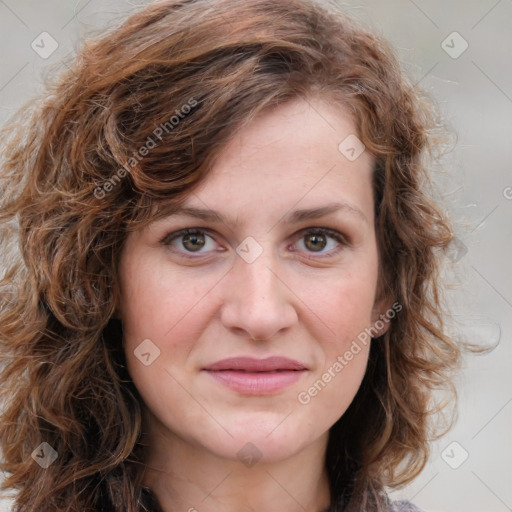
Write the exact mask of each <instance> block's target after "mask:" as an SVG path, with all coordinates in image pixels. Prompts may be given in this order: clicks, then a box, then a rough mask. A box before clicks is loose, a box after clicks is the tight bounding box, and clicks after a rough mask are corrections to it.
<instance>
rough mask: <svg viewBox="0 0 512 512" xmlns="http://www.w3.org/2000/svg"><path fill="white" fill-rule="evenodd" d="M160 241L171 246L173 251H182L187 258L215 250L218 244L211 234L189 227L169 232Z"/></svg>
mask: <svg viewBox="0 0 512 512" xmlns="http://www.w3.org/2000/svg"><path fill="white" fill-rule="evenodd" d="M160 243H161V244H162V245H165V246H169V247H171V248H172V250H173V251H177V252H181V253H182V255H183V256H185V257H186V258H194V256H193V254H198V255H205V254H207V253H209V252H211V251H213V250H215V245H216V244H215V241H214V240H213V238H212V237H211V236H210V235H208V234H207V233H206V232H205V231H204V230H202V229H198V228H187V229H182V230H180V231H176V232H174V233H169V234H167V235H166V236H165V237H164V238H163V239H162V240H161V242H160ZM203 249H204V250H203Z"/></svg>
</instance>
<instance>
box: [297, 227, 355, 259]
mask: <svg viewBox="0 0 512 512" xmlns="http://www.w3.org/2000/svg"><path fill="white" fill-rule="evenodd" d="M348 245H349V243H348V241H347V239H346V238H345V236H343V235H342V234H341V233H340V232H339V231H334V230H332V229H328V228H311V229H308V230H306V231H303V232H302V236H301V237H300V239H299V241H298V249H299V250H301V251H305V252H306V253H310V254H311V253H316V254H317V255H318V257H323V256H333V255H334V254H336V253H337V252H338V251H339V250H340V249H341V247H342V246H348Z"/></svg>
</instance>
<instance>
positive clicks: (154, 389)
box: [120, 100, 384, 462]
mask: <svg viewBox="0 0 512 512" xmlns="http://www.w3.org/2000/svg"><path fill="white" fill-rule="evenodd" d="M355 132H356V129H355V126H354V124H353V122H352V121H351V119H350V118H349V117H348V116H347V114H346V113H345V112H344V111H343V110H341V109H339V110H336V109H334V108H333V107H332V106H331V105H329V104H327V103H322V102H321V101H319V100H316V101H312V102H311V103H307V102H305V101H304V100H295V101H293V102H290V103H287V104H285V105H282V106H280V107H278V108H277V109H275V110H273V111H272V112H270V113H269V112H267V113H265V114H264V115H263V116H260V117H259V118H257V119H256V120H254V121H252V122H251V123H250V124H248V125H247V126H246V127H245V128H244V129H242V130H241V131H239V133H238V134H237V136H236V137H235V138H234V139H232V141H231V142H230V144H229V146H228V147H227V148H226V149H225V150H224V151H223V152H222V154H221V155H220V158H219V159H218V161H217V162H216V165H215V167H214V168H213V169H212V172H211V173H210V174H209V175H208V177H207V178H206V180H205V181H204V182H203V183H202V184H201V186H200V187H199V188H198V189H196V190H195V191H194V193H193V194H191V195H190V196H189V197H188V199H187V201H186V203H185V205H184V207H183V208H187V209H188V210H183V211H182V212H181V213H177V214H173V215H172V216H169V217H168V218H165V219H163V220H158V221H155V222H154V223H152V224H151V225H149V226H147V227H146V228H144V229H143V230H140V231H137V232H132V233H130V234H129V236H128V238H127V240H126V244H125V246H124V249H123V253H122V255H121V262H120V278H121V291H122V302H121V304H120V314H121V317H122V320H123V325H124V346H125V352H126V359H127V364H128V369H129V372H130V375H131V377H132V378H133V381H134V383H135V385H136V387H137V388H138V390H139V392H140V395H141V396H142V399H143V400H144V402H145V405H146V407H147V411H146V414H148V416H147V417H149V418H150V425H151V431H152V433H153V434H154V435H155V436H156V437H155V439H156V438H157V437H158V438H159V439H160V441H159V442H163V443H165V442H166V440H167V441H168V442H171V443H172V442H176V443H180V445H182V446H183V445H184V444H185V445H188V446H190V447H193V448H194V449H195V450H197V449H199V450H200V451H203V452H204V451H207V452H209V453H210V454H213V455H217V456H220V457H222V458H228V459H233V460H235V459H237V458H240V457H241V456H242V455H244V454H245V455H247V453H246V452H249V453H248V455H249V456H254V457H257V458H261V459H262V460H263V461H268V462H270V461H277V460H280V459H284V458H286V457H289V456H292V455H294V454H296V453H298V452H299V451H301V450H304V449H306V448H307V447H308V446H310V445H312V444H313V443H319V442H325V440H326V438H327V434H328V430H329V428H330V427H331V426H332V425H333V424H334V423H335V422H336V420H338V419H339V418H340V417H341V416H342V415H343V414H344V412H345V411H346V409H347V407H348V406H349V404H350V403H351V401H352V400H353V398H354V396H355V394H356V392H357V390H358V388H359V386H360V383H361V381H362V378H363V375H364V372H365V368H366V364H367V359H368V353H369V341H368V337H366V338H365V337H364V336H363V337H362V336H361V334H362V333H364V332H365V329H368V328H369V327H370V326H372V325H373V323H374V322H375V321H376V320H378V318H379V314H380V313H383V312H384V309H383V308H382V307H379V305H375V297H376V287H377V273H378V254H377V245H376V236H375V230H374V223H373V218H374V211H373V195H372V165H373V160H372V158H371V156H370V155H369V153H368V152H367V151H364V152H363V153H362V154H360V155H359V156H357V154H358V153H359V150H360V148H359V147H357V146H354V141H355V142H357V141H356V140H355V139H354V136H351V137H350V138H349V139H347V140H346V141H345V142H344V143H343V144H342V145H341V149H339V145H340V143H341V142H342V141H344V140H345V139H346V137H348V136H349V135H351V134H353V133H355ZM352 148H353V149H354V151H352ZM356 156H357V158H355V159H354V157H356ZM184 229H192V230H193V231H192V233H188V234H183V233H181V234H179V232H180V231H181V230H184ZM162 240H163V242H164V243H163V242H162ZM374 306H376V307H375V308H374ZM381 323H382V322H381ZM358 336H359V341H358ZM362 339H366V343H363V342H361V340H362ZM354 341H356V344H355V345H354ZM356 347H357V348H356ZM277 357H278V358H287V359H289V360H293V361H295V362H298V363H299V365H298V366H295V369H292V368H293V365H294V363H292V362H290V361H286V360H276V359H274V360H269V361H267V363H268V365H267V366H258V364H259V363H261V360H265V359H267V358H277ZM228 358H252V359H253V361H249V362H248V361H247V360H242V359H240V360H238V361H236V360H235V361H233V360H231V361H225V362H224V363H219V362H221V361H223V360H226V359H228ZM254 360H256V361H254ZM216 363H219V364H217V365H216V366H215V364H216ZM251 363H252V364H255V365H256V366H251ZM297 368H299V369H297ZM300 368H301V369H300ZM247 443H251V444H247ZM241 449H242V452H240V454H239V451H240V450H241ZM244 450H245V451H244ZM237 454H238V455H237Z"/></svg>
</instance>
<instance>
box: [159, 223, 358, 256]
mask: <svg viewBox="0 0 512 512" xmlns="http://www.w3.org/2000/svg"><path fill="white" fill-rule="evenodd" d="M198 234H199V235H203V234H204V235H207V236H209V237H210V238H212V239H213V238H214V237H213V236H212V235H211V234H210V233H209V232H208V230H206V229H200V228H187V229H181V230H180V231H176V232H173V233H169V234H167V235H165V236H164V238H163V239H162V240H160V243H161V244H162V245H164V246H170V245H171V243H172V242H173V241H174V240H176V239H177V238H180V237H182V236H185V235H198ZM299 234H300V235H301V236H300V237H299V239H302V238H304V237H305V236H306V235H324V236H327V237H330V238H333V239H334V240H336V241H337V242H338V243H339V244H340V245H341V246H348V245H350V244H349V242H348V240H347V238H346V237H345V236H343V235H342V234H341V233H340V232H338V231H335V230H333V229H329V228H307V229H304V230H302V231H300V232H299ZM340 250H341V249H340V247H338V248H337V249H334V250H331V251H330V252H328V253H318V256H313V257H310V256H308V258H309V259H318V258H325V257H331V256H334V255H335V254H337V253H338V252H339V251H340ZM178 252H179V253H180V255H181V256H183V257H185V258H188V259H199V258H200V257H201V256H202V255H204V253H197V254H199V256H192V255H193V254H194V252H191V251H185V252H182V251H178ZM310 254H315V253H314V251H311V252H310Z"/></svg>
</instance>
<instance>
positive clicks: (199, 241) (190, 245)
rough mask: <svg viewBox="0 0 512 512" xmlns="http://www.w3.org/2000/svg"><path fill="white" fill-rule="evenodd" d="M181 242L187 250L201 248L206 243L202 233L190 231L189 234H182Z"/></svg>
mask: <svg viewBox="0 0 512 512" xmlns="http://www.w3.org/2000/svg"><path fill="white" fill-rule="evenodd" d="M181 243H182V245H183V247H185V249H187V251H192V252H193V251H198V250H200V249H202V248H203V247H204V245H205V244H206V241H205V238H204V234H203V233H192V234H189V235H184V236H183V241H182V242H181Z"/></svg>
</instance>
